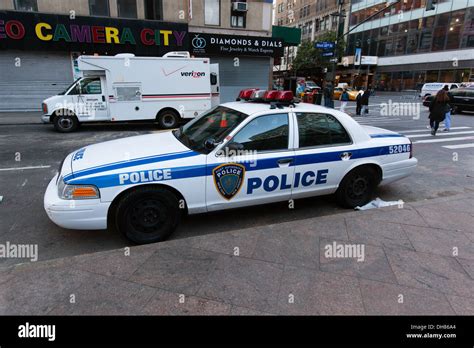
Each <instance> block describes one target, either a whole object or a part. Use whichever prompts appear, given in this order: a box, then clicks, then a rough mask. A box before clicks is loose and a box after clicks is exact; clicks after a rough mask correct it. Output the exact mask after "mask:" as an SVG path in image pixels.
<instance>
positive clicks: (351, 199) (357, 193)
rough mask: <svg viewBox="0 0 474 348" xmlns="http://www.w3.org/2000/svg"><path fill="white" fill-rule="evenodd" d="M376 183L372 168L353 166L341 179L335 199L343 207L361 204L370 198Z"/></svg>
mask: <svg viewBox="0 0 474 348" xmlns="http://www.w3.org/2000/svg"><path fill="white" fill-rule="evenodd" d="M377 185H378V179H377V174H376V172H375V171H374V170H373V169H372V168H370V167H360V168H355V169H354V170H352V171H350V172H349V173H348V174H347V175H346V176H345V177H344V179H342V181H341V183H340V185H339V188H338V189H337V191H336V199H337V201H338V203H339V204H340V205H342V206H343V207H345V208H355V207H357V206H363V205H365V204H367V203H369V201H370V200H371V199H372V197H373V195H374V192H375V188H376V187H377Z"/></svg>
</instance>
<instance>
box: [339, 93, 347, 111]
mask: <svg viewBox="0 0 474 348" xmlns="http://www.w3.org/2000/svg"><path fill="white" fill-rule="evenodd" d="M339 99H340V100H341V109H340V110H341V111H342V112H346V106H347V102H348V101H349V93H347V89H345V88H344V89H343V90H342V93H341V97H340V98H339Z"/></svg>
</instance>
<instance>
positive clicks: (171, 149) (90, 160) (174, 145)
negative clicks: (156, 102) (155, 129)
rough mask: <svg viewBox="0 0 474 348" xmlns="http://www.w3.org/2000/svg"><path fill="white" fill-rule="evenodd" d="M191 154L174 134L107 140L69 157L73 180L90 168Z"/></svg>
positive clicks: (154, 134) (163, 133)
mask: <svg viewBox="0 0 474 348" xmlns="http://www.w3.org/2000/svg"><path fill="white" fill-rule="evenodd" d="M187 152H192V151H191V150H190V149H189V148H187V147H186V146H184V145H183V144H182V143H181V142H179V141H178V140H177V139H176V138H175V136H174V135H173V134H172V132H171V131H166V132H160V133H153V134H147V135H139V136H134V137H128V138H122V139H117V140H111V141H106V142H103V143H98V144H94V145H89V146H86V147H83V148H81V149H79V150H77V151H75V152H74V153H72V156H71V157H70V161H71V169H72V175H69V176H68V179H72V178H74V177H76V176H77V174H78V172H79V173H84V171H87V170H89V169H93V168H97V167H101V166H110V165H113V164H114V163H123V162H127V161H132V160H136V159H141V158H146V157H152V156H160V155H168V154H169V155H172V154H177V153H187Z"/></svg>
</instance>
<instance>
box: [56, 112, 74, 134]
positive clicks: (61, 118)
mask: <svg viewBox="0 0 474 348" xmlns="http://www.w3.org/2000/svg"><path fill="white" fill-rule="evenodd" d="M53 125H54V129H55V130H56V131H57V132H60V133H71V132H74V131H75V130H76V129H77V127H79V120H78V119H77V117H76V116H75V115H71V114H68V113H65V114H56V115H55V116H54V118H53Z"/></svg>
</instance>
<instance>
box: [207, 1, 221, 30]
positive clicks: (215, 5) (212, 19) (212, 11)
mask: <svg viewBox="0 0 474 348" xmlns="http://www.w3.org/2000/svg"><path fill="white" fill-rule="evenodd" d="M204 24H205V25H220V24H221V2H220V0H205V2H204Z"/></svg>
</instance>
